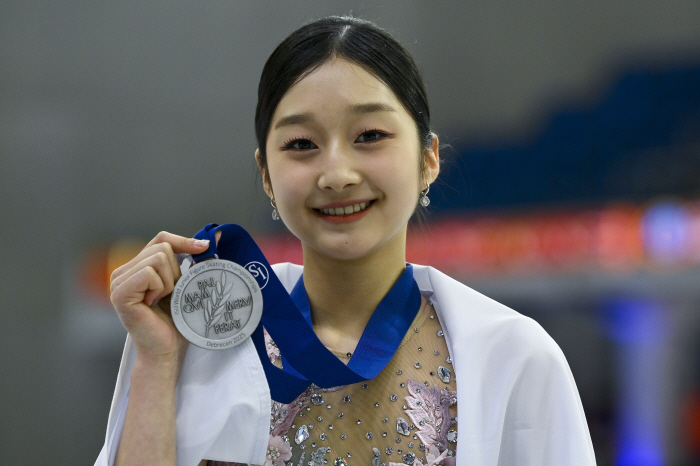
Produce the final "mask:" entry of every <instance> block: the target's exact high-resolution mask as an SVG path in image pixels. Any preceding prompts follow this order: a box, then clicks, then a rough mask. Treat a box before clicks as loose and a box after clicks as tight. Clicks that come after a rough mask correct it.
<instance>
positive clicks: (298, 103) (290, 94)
mask: <svg viewBox="0 0 700 466" xmlns="http://www.w3.org/2000/svg"><path fill="white" fill-rule="evenodd" d="M423 151H424V149H422V148H421V147H420V143H419V139H418V133H417V128H416V124H415V122H414V121H413V119H412V118H411V116H410V115H409V113H408V112H407V111H406V110H405V108H404V106H403V105H402V104H401V102H400V101H399V100H397V98H396V96H395V95H394V93H393V92H392V91H391V90H390V89H389V88H388V87H387V86H386V85H385V84H384V83H382V82H381V81H379V80H378V79H377V78H375V77H374V76H373V75H372V74H370V73H368V72H367V71H365V70H364V69H363V68H362V67H359V66H357V65H355V64H352V63H350V62H348V61H346V60H342V59H335V60H331V61H329V62H327V63H325V64H323V65H322V66H320V67H319V68H317V69H316V70H314V71H313V72H311V73H309V74H308V75H307V76H305V77H304V78H303V79H301V80H300V81H299V82H298V83H296V84H295V85H294V86H292V87H291V88H290V89H289V91H287V93H286V94H285V95H284V97H283V98H282V100H281V101H280V103H279V105H278V106H277V108H276V110H275V113H274V115H273V118H272V124H271V126H270V132H269V135H268V138H267V144H266V152H267V173H265V174H264V176H263V178H264V180H265V185H266V190H267V191H268V194H270V195H271V194H273V193H274V196H275V202H276V205H277V210H278V212H279V214H280V216H281V218H282V220H283V221H284V223H285V224H286V226H287V227H288V228H289V230H290V231H291V232H292V233H293V234H294V235H295V236H297V237H298V238H299V239H300V240H301V242H302V245H303V247H304V253H305V256H306V255H307V252H311V251H309V249H308V248H311V250H313V252H314V253H317V254H320V255H322V256H326V257H330V258H334V259H340V260H353V259H361V258H363V257H365V256H368V255H370V254H375V253H390V254H399V253H400V254H405V252H404V251H405V240H406V225H407V223H408V220H409V219H410V217H411V215H412V214H413V211H414V209H415V206H416V203H417V202H418V196H419V192H420V190H421V188H424V187H425V183H428V184H429V183H431V182H432V181H433V179H434V178H435V176H436V175H437V171H438V159H437V157H438V154H437V139H436V138H435V140H434V141H433V148H432V150H427V151H425V154H426V163H425V167H426V170H425V173H424V176H423V177H421V174H420V165H421V162H420V158H421V153H422V152H423ZM421 184H422V186H421Z"/></svg>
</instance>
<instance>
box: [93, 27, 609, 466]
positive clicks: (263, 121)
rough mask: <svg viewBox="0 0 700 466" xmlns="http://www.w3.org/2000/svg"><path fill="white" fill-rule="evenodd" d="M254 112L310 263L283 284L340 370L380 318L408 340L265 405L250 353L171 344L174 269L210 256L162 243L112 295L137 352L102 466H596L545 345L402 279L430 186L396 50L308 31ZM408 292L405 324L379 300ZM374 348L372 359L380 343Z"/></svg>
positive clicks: (129, 363) (260, 155)
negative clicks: (366, 366)
mask: <svg viewBox="0 0 700 466" xmlns="http://www.w3.org/2000/svg"><path fill="white" fill-rule="evenodd" d="M258 98H259V100H258V107H257V112H256V117H255V128H256V134H257V139H258V147H259V148H258V150H257V151H256V154H255V157H256V160H257V162H258V166H259V167H260V171H261V173H262V177H263V182H264V187H265V192H266V193H267V194H268V195H269V196H270V198H271V202H272V205H273V207H274V213H273V216H277V215H279V217H281V219H282V221H284V223H285V225H286V226H287V227H288V228H289V230H290V231H291V232H292V233H293V234H294V235H295V236H297V237H298V238H299V239H300V240H301V244H302V248H303V253H304V266H303V269H302V267H300V266H295V265H290V264H281V265H277V266H275V268H274V270H275V271H276V274H277V276H278V277H279V278H280V280H281V282H282V283H283V284H284V286H285V287H286V289H287V290H288V291H292V289H293V288H295V286H296V287H297V288H296V289H295V291H294V292H293V293H295V292H297V291H298V289H301V290H302V291H301V295H303V299H302V300H306V299H308V304H307V306H308V309H309V311H310V320H311V324H312V327H313V332H314V333H315V335H316V337H317V338H318V340H320V342H321V343H322V344H323V346H325V348H326V349H323V351H330V352H331V353H333V354H334V355H336V356H337V358H338V359H339V360H340V361H342V362H344V363H345V364H348V367H350V366H351V365H352V362H351V361H352V358H353V355H354V354H355V353H356V351H357V352H358V354H359V353H360V351H363V349H362V348H361V346H363V345H358V342H360V341H361V339H362V338H363V332H366V327H367V328H369V327H370V326H374V325H375V324H377V322H375V321H372V322H370V319H371V317H372V315H373V314H374V313H375V310H376V312H379V311H378V310H377V309H378V307H382V306H388V307H382V309H389V311H388V312H389V314H390V317H391V318H393V317H397V316H401V315H406V314H405V313H408V315H409V316H410V319H409V321H410V322H411V324H410V326H409V327H408V331H407V332H406V333H405V334H401V335H399V336H398V337H399V338H398V340H397V345H398V349H396V351H395V353H393V354H389V355H388V357H387V359H386V361H388V362H386V365H385V367H384V368H383V369H382V370H381V372H379V374H378V375H376V377H373V378H372V379H370V380H366V381H362V382H356V383H348V384H346V385H341V386H336V387H326V388H319V387H318V386H316V385H313V384H312V385H310V386H309V387H308V388H306V389H305V390H304V391H303V393H301V394H299V395H298V396H297V397H296V399H294V401H292V402H288V401H287V402H280V401H279V400H275V399H272V398H271V395H270V393H271V391H272V392H273V393H274V392H275V390H276V389H279V388H284V387H275V386H273V385H274V384H275V383H279V382H275V381H274V380H273V379H269V380H268V379H267V378H266V376H265V371H264V370H263V366H262V363H261V358H260V356H259V354H258V353H257V352H256V349H255V347H254V345H253V343H252V342H251V341H250V340H248V341H246V342H244V343H243V344H241V345H239V346H236V347H234V348H231V349H227V350H224V351H207V350H204V349H201V348H198V347H194V346H190V347H188V344H187V342H186V341H185V340H184V339H183V337H182V336H181V335H180V334H179V333H178V332H177V330H176V329H175V327H174V325H173V321H172V319H171V317H170V309H169V304H168V302H169V296H168V295H169V294H170V293H171V292H172V291H173V287H174V283H175V282H176V281H177V279H178V278H179V277H180V275H181V270H180V266H179V264H178V261H177V259H176V254H198V253H202V252H203V251H204V250H206V249H207V247H208V243H207V242H206V241H201V240H195V239H193V238H184V237H180V236H176V235H173V234H170V233H165V232H162V233H160V234H158V235H157V236H156V237H155V238H154V239H153V240H152V241H151V242H150V243H149V245H148V246H147V247H146V248H145V249H144V250H143V251H142V252H141V253H140V254H139V255H138V256H137V257H136V258H135V259H133V260H132V261H131V262H129V263H128V264H126V265H124V266H122V267H121V268H119V269H118V270H117V271H115V272H114V275H113V277H112V302H113V304H114V307H115V309H116V310H117V312H118V314H119V317H120V319H121V320H122V322H123V324H124V326H125V327H126V329H127V330H128V332H129V337H128V339H127V345H126V349H125V353H124V358H123V361H122V367H121V369H120V374H119V378H118V381H117V389H116V392H115V396H114V401H113V405H112V410H111V412H110V419H109V425H108V432H107V440H106V443H105V447H104V448H103V451H102V453H101V455H100V458H98V464H113V463H116V464H149V465H155V464H176V463H177V464H183V465H190V464H191V465H195V464H207V462H209V463H210V464H226V463H224V462H235V463H244V464H265V465H266V466H284V465H285V464H286V465H290V464H291V465H299V466H302V465H306V464H308V465H319V466H320V465H323V464H327V463H331V464H333V465H335V466H343V465H354V464H363V465H370V464H371V465H372V466H381V465H385V464H386V465H391V464H392V463H398V464H415V465H423V466H425V465H431V466H432V465H437V464H443V465H453V464H457V465H465V466H466V465H494V466H495V465H552V466H554V465H557V466H563V465H572V466H573V465H576V466H582V465H584V466H585V465H593V464H595V459H594V455H593V449H592V446H591V442H590V437H589V433H588V428H587V425H586V421H585V417H584V414H583V410H582V407H581V403H580V400H579V396H578V392H577V390H576V386H575V384H574V380H573V378H572V376H571V373H570V371H569V368H568V365H567V363H566V360H565V359H564V356H563V355H562V353H561V351H560V349H559V348H558V347H557V345H556V344H555V343H554V342H553V341H552V339H551V338H550V337H549V336H548V335H547V334H546V333H545V332H544V330H542V328H541V327H540V326H539V325H537V324H536V323H535V322H533V321H532V320H530V319H528V318H526V317H523V316H521V315H519V314H517V313H516V312H514V311H512V310H510V309H508V308H506V307H505V306H502V305H500V304H498V303H496V302H494V301H492V300H490V299H488V298H486V297H484V296H482V295H480V294H478V293H476V292H475V291H473V290H471V289H469V288H467V287H466V286H464V285H462V284H460V283H458V282H456V281H454V280H452V279H450V278H449V277H447V276H445V275H443V274H441V273H440V272H438V271H437V270H435V269H433V268H430V267H425V266H417V265H416V266H412V267H411V266H407V264H406V260H405V249H406V229H407V224H408V221H409V219H410V217H411V216H412V215H413V213H414V211H415V209H416V207H417V206H418V205H419V204H422V205H423V206H425V205H427V204H428V200H427V192H428V188H429V186H430V184H431V183H432V182H433V181H435V179H436V177H437V176H438V172H439V151H438V138H437V136H436V135H435V134H434V133H432V132H431V130H430V113H429V109H428V103H427V100H426V94H425V90H424V87H423V83H422V80H421V78H420V75H419V73H418V71H417V69H416V66H415V64H414V62H413V60H412V59H411V57H410V56H409V55H408V53H407V52H406V50H405V49H404V48H403V47H402V46H401V45H400V44H399V43H398V42H397V41H396V40H395V39H393V38H392V37H391V36H389V35H388V34H387V33H385V32H384V31H382V30H381V29H379V28H377V27H376V26H374V25H373V24H371V23H368V22H365V21H362V20H358V19H354V18H338V17H332V18H326V19H322V20H319V21H315V22H313V23H311V24H308V25H306V26H304V27H302V28H300V29H299V30H297V31H295V32H294V33H292V34H291V35H290V36H289V37H288V38H287V39H285V40H284V41H283V42H282V43H281V44H280V45H279V46H278V47H277V49H276V50H275V51H274V52H273V54H272V55H271V57H270V58H269V60H268V62H267V64H266V65H265V68H264V69H263V73H262V77H261V79H260V86H259V93H258ZM420 208H422V207H420ZM218 240H219V238H218V237H217V241H218ZM302 270H303V281H299V278H300V276H301V275H302ZM411 273H412V277H411ZM407 274H408V275H407ZM406 277H408V280H409V281H408V282H406V279H407V278H406ZM399 283H402V284H405V283H408V286H409V287H411V286H417V289H420V296H419V295H418V293H417V292H416V295H415V296H416V300H415V301H413V304H411V305H410V306H409V305H407V306H405V307H402V306H400V305H396V303H393V304H392V303H391V302H389V301H390V300H387V299H385V297H387V296H389V295H391V293H393V292H394V290H395V289H396V288H397V286H399ZM401 286H403V285H401ZM299 287H301V288H299ZM387 303H388V304H387ZM392 306H393V307H392ZM382 312H383V311H382ZM375 320H376V319H375ZM385 324H386V322H379V323H378V324H377V325H379V327H377V328H380V329H381V328H383V327H381V325H385ZM373 328H374V327H373ZM374 333H375V339H376V340H379V343H382V341H381V340H383V339H385V338H386V339H390V338H391V336H390V335H389V334H390V333H391V332H390V331H376V329H375V330H374ZM290 337H291V338H292V339H293V338H297V336H296V335H291V336H290ZM298 338H300V339H301V338H302V337H301V336H299V337H298ZM304 338H306V337H304ZM314 338H315V337H314ZM266 343H267V356H266V357H268V358H270V360H271V361H272V362H273V363H274V364H275V365H276V366H277V367H283V366H284V362H283V360H281V357H284V354H282V355H280V351H279V348H277V346H276V345H275V342H274V341H273V339H272V338H270V337H269V336H266ZM302 343H303V342H302ZM263 357H265V356H263ZM357 357H359V358H362V357H364V356H357ZM308 358H309V360H310V362H311V363H313V361H314V360H315V358H319V360H320V359H322V358H320V356H319V354H317V353H316V354H308ZM320 370H321V371H323V370H325V368H323V367H321V368H320ZM268 383H269V384H270V386H268ZM458 434H459V438H458Z"/></svg>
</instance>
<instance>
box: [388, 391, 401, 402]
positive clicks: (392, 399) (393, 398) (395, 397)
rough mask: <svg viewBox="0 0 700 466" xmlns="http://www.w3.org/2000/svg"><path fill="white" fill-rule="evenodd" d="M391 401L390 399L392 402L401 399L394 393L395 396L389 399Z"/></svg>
mask: <svg viewBox="0 0 700 466" xmlns="http://www.w3.org/2000/svg"><path fill="white" fill-rule="evenodd" d="M389 399H390V400H391V401H396V400H398V399H399V397H398V395H396V393H394V394H393V395H391V396H390V397H389Z"/></svg>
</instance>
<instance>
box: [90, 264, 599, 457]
mask: <svg viewBox="0 0 700 466" xmlns="http://www.w3.org/2000/svg"><path fill="white" fill-rule="evenodd" d="M273 269H274V270H275V272H276V273H277V276H278V277H279V278H280V280H281V282H282V283H283V284H284V286H285V287H286V288H287V290H291V289H292V287H293V286H294V285H295V283H296V281H297V279H298V278H299V275H300V274H301V272H302V267H301V266H297V265H293V264H276V265H274V266H273ZM413 273H414V277H415V279H416V282H417V283H418V287H419V288H420V290H421V293H422V295H423V296H424V297H425V298H426V299H427V300H429V301H431V302H432V304H433V306H434V307H435V310H436V312H437V314H438V318H439V319H440V322H441V323H442V326H443V329H444V331H445V339H446V343H447V346H448V348H449V350H450V356H451V357H452V364H453V367H454V370H455V375H456V377H457V415H458V418H459V444H458V446H457V465H458V466H506V465H508V466H510V465H513V466H515V465H517V466H535V465H536V466H590V465H595V456H594V454H593V446H592V444H591V439H590V434H589V432H588V426H587V424H586V419H585V416H584V413H583V408H582V406H581V400H580V398H579V395H578V390H577V389H576V384H575V383H574V379H573V376H572V375H571V371H570V370H569V366H568V364H567V362H566V359H565V358H564V355H563V353H562V352H561V350H560V349H559V347H558V346H557V344H556V343H555V342H554V340H552V338H551V337H550V336H549V335H548V334H547V333H546V332H545V331H544V330H543V329H542V327H540V325H539V324H537V323H536V322H535V321H533V320H532V319H530V318H528V317H524V316H522V315H520V314H518V313H517V312H515V311H513V310H511V309H509V308H507V307H505V306H504V305H502V304H499V303H497V302H496V301H493V300H492V299H490V298H487V297H486V296H483V295H482V294H479V293H477V292H476V291H474V290H472V289H471V288H469V287H467V286H465V285H463V284H461V283H459V282H457V281H456V280H453V279H452V278H450V277H448V276H447V275H445V274H443V273H441V272H439V271H438V270H436V269H434V268H432V267H426V266H420V265H414V266H413ZM135 357H136V353H135V349H134V347H133V344H132V342H131V339H130V338H129V337H127V340H126V346H125V348H124V355H123V357H122V362H121V367H120V369H119V375H118V377H117V386H116V390H115V392H114V399H113V400H112V407H111V410H110V413H109V421H108V425H107V436H106V441H105V445H104V447H103V448H102V451H101V452H100V456H99V457H98V458H97V461H96V463H95V464H96V465H99V466H107V465H112V464H114V457H115V455H116V450H117V447H118V445H119V438H120V435H121V431H122V428H123V425H124V416H125V414H126V408H127V403H128V398H129V384H130V374H131V369H132V368H133V365H134V361H135ZM176 403H177V464H178V465H182V466H194V465H196V464H198V462H199V461H201V460H202V459H203V458H206V459H211V460H220V461H231V462H239V463H248V464H257V465H261V464H263V463H264V462H265V453H266V451H267V442H268V437H269V421H270V392H269V389H268V387H267V382H266V379H265V373H264V371H263V368H262V365H261V364H260V360H259V358H258V354H257V352H256V350H255V347H254V345H253V342H252V341H251V340H250V339H248V340H247V341H246V342H245V343H243V344H241V345H239V346H236V347H235V348H231V349H227V350H225V351H209V350H204V349H201V348H198V347H196V346H193V345H191V346H190V347H189V348H188V350H187V354H186V357H185V361H184V365H183V368H182V372H181V375H180V379H179V381H178V386H177V392H176Z"/></svg>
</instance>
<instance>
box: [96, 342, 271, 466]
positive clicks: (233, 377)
mask: <svg viewBox="0 0 700 466" xmlns="http://www.w3.org/2000/svg"><path fill="white" fill-rule="evenodd" d="M135 360H136V351H135V350H134V348H133V345H132V342H131V338H130V337H127V341H126V346H125V348H124V355H123V357H122V362H121V367H120V369H119V375H118V376H117V386H116V389H115V391H114V398H113V400H112V407H111V409H110V413H109V420H108V423H107V435H106V439H105V444H104V446H103V448H102V451H101V452H100V455H99V457H98V458H97V461H96V462H95V465H96V466H98V465H99V466H109V465H112V464H114V458H115V456H116V452H117V448H118V447H119V440H120V437H121V432H122V429H123V427H124V417H125V415H126V409H127V406H128V402H129V385H130V380H131V370H132V368H133V366H134V362H135ZM175 402H176V411H177V417H176V423H177V464H178V465H182V466H195V465H197V464H198V463H199V462H200V461H201V460H202V459H210V460H218V461H229V462H237V463H245V464H263V463H264V462H265V453H266V452H267V445H268V436H269V423H270V391H269V388H268V386H267V379H266V378H265V372H264V370H263V368H262V365H261V364H260V360H259V358H258V354H257V351H256V350H255V346H254V345H253V342H252V341H251V340H250V339H248V340H246V341H245V342H244V343H242V344H240V345H238V346H236V347H234V348H229V349H226V350H221V351H210V350H205V349H202V348H198V347H196V346H193V345H190V347H189V348H188V349H187V354H186V355H185V361H184V363H183V367H182V371H181V373H180V379H179V380H178V384H177V389H176V398H175Z"/></svg>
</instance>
